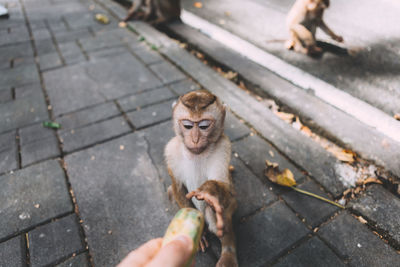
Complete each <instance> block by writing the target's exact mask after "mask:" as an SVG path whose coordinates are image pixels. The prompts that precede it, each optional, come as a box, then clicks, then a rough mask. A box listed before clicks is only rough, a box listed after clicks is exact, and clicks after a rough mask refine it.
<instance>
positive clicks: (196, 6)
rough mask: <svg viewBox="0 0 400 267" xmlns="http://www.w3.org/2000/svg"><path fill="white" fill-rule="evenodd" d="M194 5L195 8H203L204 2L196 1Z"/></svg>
mask: <svg viewBox="0 0 400 267" xmlns="http://www.w3.org/2000/svg"><path fill="white" fill-rule="evenodd" d="M194 7H195V8H202V7H203V3H201V2H194Z"/></svg>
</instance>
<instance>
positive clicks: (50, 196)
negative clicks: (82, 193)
mask: <svg viewBox="0 0 400 267" xmlns="http://www.w3.org/2000/svg"><path fill="white" fill-rule="evenodd" d="M0 188H1V189H0V210H1V216H0V225H2V227H1V228H0V239H1V238H5V237H8V236H10V235H13V234H15V233H18V232H20V231H25V230H27V229H29V228H32V227H34V226H35V225H37V224H40V223H43V222H45V221H48V220H50V219H52V218H54V217H57V216H60V215H62V214H65V213H67V212H71V211H72V210H73V206H72V202H71V199H70V196H69V194H68V188H67V184H66V181H65V177H64V173H63V171H62V169H61V167H60V165H59V163H58V162H57V161H54V160H50V161H46V162H43V163H40V164H37V165H33V166H30V167H27V168H25V169H22V170H19V171H16V172H14V173H12V174H6V175H2V176H0ZM38 205H39V206H38Z"/></svg>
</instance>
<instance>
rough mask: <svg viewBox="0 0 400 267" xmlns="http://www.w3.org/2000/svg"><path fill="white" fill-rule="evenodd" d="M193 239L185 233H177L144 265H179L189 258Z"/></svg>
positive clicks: (177, 266)
mask: <svg viewBox="0 0 400 267" xmlns="http://www.w3.org/2000/svg"><path fill="white" fill-rule="evenodd" d="M193 245H194V244H193V241H192V239H191V238H189V237H188V236H186V235H179V236H177V237H176V238H175V239H174V240H173V241H171V242H170V243H168V244H167V245H166V246H165V247H163V248H161V249H160V251H159V253H158V254H157V255H156V256H155V257H154V258H153V260H152V261H151V262H150V263H149V264H148V265H146V267H159V266H163V267H181V266H184V264H185V263H186V262H187V261H188V260H189V258H190V256H191V254H192V251H193Z"/></svg>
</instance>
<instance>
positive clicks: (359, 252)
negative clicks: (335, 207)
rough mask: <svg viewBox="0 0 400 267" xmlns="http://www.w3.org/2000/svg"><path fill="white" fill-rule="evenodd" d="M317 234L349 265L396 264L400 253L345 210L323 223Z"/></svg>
mask: <svg viewBox="0 0 400 267" xmlns="http://www.w3.org/2000/svg"><path fill="white" fill-rule="evenodd" d="M318 235H319V236H320V237H321V238H322V239H323V240H325V242H327V243H328V244H329V245H330V247H332V248H334V249H335V250H336V251H338V253H339V254H340V256H341V257H342V258H347V259H348V260H349V262H350V265H351V266H382V264H383V263H384V264H385V266H397V265H398V264H399V262H400V254H398V253H397V252H396V251H395V250H394V249H393V248H391V247H390V246H389V245H387V244H386V243H385V242H384V241H382V240H381V239H380V238H379V237H378V236H377V235H374V234H373V233H372V232H371V231H370V230H369V229H368V228H367V226H365V225H363V224H361V223H360V222H359V221H357V219H355V218H353V217H352V216H351V215H350V214H348V213H347V212H343V213H341V214H340V215H339V216H337V217H336V218H335V219H333V220H332V221H331V222H329V223H328V224H326V225H324V226H323V227H322V228H321V229H320V231H319V232H318Z"/></svg>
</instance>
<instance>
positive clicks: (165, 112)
mask: <svg viewBox="0 0 400 267" xmlns="http://www.w3.org/2000/svg"><path fill="white" fill-rule="evenodd" d="M172 102H173V101H167V102H163V103H160V104H155V105H152V106H148V107H146V108H143V109H140V110H138V111H133V112H129V113H127V115H128V118H129V120H130V121H131V122H132V123H133V125H134V126H135V127H136V129H141V128H144V127H147V126H150V125H152V124H155V123H158V122H162V121H165V120H167V119H169V118H171V117H172Z"/></svg>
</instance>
